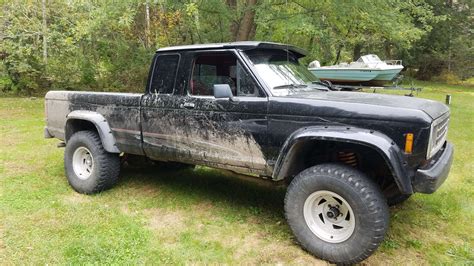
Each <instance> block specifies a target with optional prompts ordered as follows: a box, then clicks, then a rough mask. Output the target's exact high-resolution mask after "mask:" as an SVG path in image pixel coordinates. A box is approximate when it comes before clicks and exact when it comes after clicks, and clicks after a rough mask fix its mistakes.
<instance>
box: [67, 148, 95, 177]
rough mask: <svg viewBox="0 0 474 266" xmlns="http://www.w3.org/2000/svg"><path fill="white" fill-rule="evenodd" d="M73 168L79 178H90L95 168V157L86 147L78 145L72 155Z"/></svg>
mask: <svg viewBox="0 0 474 266" xmlns="http://www.w3.org/2000/svg"><path fill="white" fill-rule="evenodd" d="M72 169H73V170H74V173H75V174H76V176H77V177H78V178H79V179H82V180H86V179H88V178H89V177H90V176H91V174H92V171H93V170H94V158H93V157H92V153H91V152H90V151H89V149H87V148H86V147H82V146H81V147H77V149H76V150H75V151H74V154H73V155H72Z"/></svg>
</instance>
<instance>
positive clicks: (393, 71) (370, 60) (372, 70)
mask: <svg viewBox="0 0 474 266" xmlns="http://www.w3.org/2000/svg"><path fill="white" fill-rule="evenodd" d="M308 69H309V71H311V72H312V73H313V74H314V75H315V76H316V77H318V78H319V79H320V80H328V81H331V82H332V83H336V84H363V85H383V84H384V83H387V82H390V81H392V80H394V79H395V78H396V77H397V76H398V74H399V73H400V71H402V69H403V65H402V61H401V60H387V61H382V60H380V58H379V57H378V56H377V55H374V54H368V55H364V56H361V57H360V58H359V59H358V60H357V61H356V62H351V63H341V64H338V65H333V66H323V67H321V66H320V65H319V62H318V61H313V62H311V63H310V64H309V67H308Z"/></svg>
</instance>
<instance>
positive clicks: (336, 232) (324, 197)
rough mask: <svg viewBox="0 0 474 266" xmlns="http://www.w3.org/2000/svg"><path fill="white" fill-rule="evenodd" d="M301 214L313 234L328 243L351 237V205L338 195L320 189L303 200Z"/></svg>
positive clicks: (353, 218)
mask: <svg viewBox="0 0 474 266" xmlns="http://www.w3.org/2000/svg"><path fill="white" fill-rule="evenodd" d="M303 215H304V220H305V222H306V224H307V225H308V227H309V229H310V230H311V232H313V234H315V235H316V236H317V237H319V238H320V239H321V240H324V241H326V242H329V243H341V242H343V241H345V240H347V239H348V238H349V237H351V235H352V233H353V232H354V229H355V223H356V221H355V216H354V213H353V211H352V208H351V206H350V205H349V203H347V201H346V200H345V199H344V198H343V197H341V196H340V195H338V194H336V193H334V192H331V191H327V190H320V191H316V192H314V193H312V194H311V195H309V197H308V198H307V199H306V201H305V202H304V207H303Z"/></svg>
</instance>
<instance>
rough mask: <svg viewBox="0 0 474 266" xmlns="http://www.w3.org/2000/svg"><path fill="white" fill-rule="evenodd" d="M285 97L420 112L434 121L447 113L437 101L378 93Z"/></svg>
mask: <svg viewBox="0 0 474 266" xmlns="http://www.w3.org/2000/svg"><path fill="white" fill-rule="evenodd" d="M287 97H290V98H302V99H314V100H321V101H332V102H347V103H358V104H367V105H374V106H387V107H394V108H403V109H411V110H420V111H423V112H425V113H426V114H427V115H429V116H430V117H431V118H432V119H436V118H438V117H440V116H441V115H442V114H444V113H446V112H448V111H449V108H448V107H447V106H446V105H444V104H442V103H440V102H437V101H433V100H426V99H420V98H415V97H408V96H398V95H387V94H380V93H365V92H343V91H337V92H335V91H329V92H324V91H319V92H312V93H307V92H305V93H297V94H293V95H290V96H287Z"/></svg>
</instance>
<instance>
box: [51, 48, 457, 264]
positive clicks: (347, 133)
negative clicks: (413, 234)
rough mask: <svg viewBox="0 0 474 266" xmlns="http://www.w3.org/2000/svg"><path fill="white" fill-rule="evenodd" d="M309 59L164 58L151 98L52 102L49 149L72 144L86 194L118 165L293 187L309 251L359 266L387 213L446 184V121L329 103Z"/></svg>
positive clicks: (335, 99)
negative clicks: (144, 162)
mask: <svg viewBox="0 0 474 266" xmlns="http://www.w3.org/2000/svg"><path fill="white" fill-rule="evenodd" d="M304 54H305V53H304V51H302V50H300V49H298V48H296V47H292V46H288V45H283V44H276V43H265V42H237V43H225V44H207V45H190V46H177V47H167V48H161V49H159V50H158V51H157V52H156V54H155V56H154V58H153V60H152V64H151V67H150V73H149V76H148V82H147V86H146V89H145V93H144V94H134V93H95V92H77V91H50V92H48V94H47V95H46V104H45V106H46V116H47V126H46V127H45V137H47V138H57V139H60V140H62V141H63V142H64V143H65V152H64V164H65V171H66V176H67V178H68V181H69V183H70V185H71V186H72V187H73V188H74V189H75V190H76V191H78V192H80V193H85V194H91V193H96V192H100V191H103V190H105V189H108V188H111V187H112V186H113V185H114V184H115V183H116V182H117V180H118V176H119V170H120V159H119V156H120V155H121V154H122V155H123V154H132V155H138V156H144V157H148V158H149V159H151V160H156V161H162V162H178V163H184V164H190V165H204V166H209V167H214V168H219V169H227V170H232V171H235V172H238V173H243V174H248V175H251V176H253V177H256V178H258V177H260V178H264V179H268V180H272V181H274V182H275V184H281V183H284V184H286V185H287V192H286V197H285V202H284V209H285V215H286V218H287V221H288V224H289V226H290V228H291V229H292V231H293V233H294V235H295V236H296V239H297V241H298V242H299V243H300V244H301V246H302V247H303V248H304V249H306V250H307V251H309V252H310V253H312V254H313V255H315V256H317V257H319V258H322V259H325V260H328V261H330V262H335V263H356V262H359V261H362V260H363V259H365V258H367V257H368V256H369V255H370V254H372V253H373V252H374V251H375V250H376V248H377V247H378V245H379V244H380V243H381V242H382V240H383V238H384V235H385V232H386V230H387V228H388V226H389V210H388V205H393V204H397V203H400V202H402V201H404V200H406V199H407V198H408V197H409V196H410V195H412V194H413V193H415V192H421V193H432V192H434V191H435V190H436V189H437V188H438V187H439V186H440V185H441V184H442V183H443V181H444V180H445V179H446V177H447V176H448V172H449V169H450V166H451V162H452V158H453V147H452V145H451V144H450V143H449V142H447V141H446V135H447V130H448V122H449V109H448V107H447V106H445V105H444V104H441V103H438V102H435V101H430V100H423V99H418V98H413V97H405V96H389V95H381V94H373V93H361V92H340V91H332V90H331V88H330V87H329V86H326V85H325V84H322V83H320V82H318V80H317V79H316V78H315V77H314V76H313V75H312V74H311V73H309V72H308V70H307V69H306V68H305V67H304V66H302V65H301V64H300V63H299V59H300V58H301V57H303V56H304Z"/></svg>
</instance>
